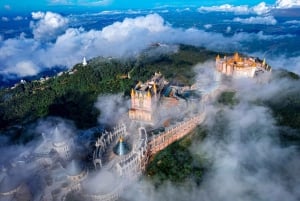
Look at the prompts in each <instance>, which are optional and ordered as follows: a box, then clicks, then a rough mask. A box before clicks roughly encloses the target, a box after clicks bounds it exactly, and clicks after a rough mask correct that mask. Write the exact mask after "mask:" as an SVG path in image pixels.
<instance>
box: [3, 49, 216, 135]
mask: <svg viewBox="0 0 300 201" xmlns="http://www.w3.org/2000/svg"><path fill="white" fill-rule="evenodd" d="M158 48H160V47H159V46H153V47H151V48H149V49H148V50H147V51H145V52H144V53H143V54H141V55H140V56H139V57H137V58H128V59H114V58H109V59H106V58H101V57H99V58H94V59H92V60H90V61H89V62H88V65H87V66H82V65H81V64H77V65H75V66H74V67H73V68H72V70H71V71H69V72H64V73H61V74H60V75H59V76H55V77H51V78H49V79H47V80H43V81H31V82H27V83H25V84H19V85H18V86H17V87H15V88H14V89H2V90H1V91H0V130H4V129H6V128H9V127H11V126H13V125H26V124H27V123H29V122H32V121H35V120H36V119H38V118H41V117H45V116H48V115H52V116H59V117H63V118H66V119H70V120H73V121H74V122H75V124H76V126H77V127H78V128H88V127H92V126H95V125H96V123H97V117H98V115H99V112H101V111H98V110H96V109H95V108H94V103H95V102H96V100H97V97H98V96H99V95H100V94H107V93H118V92H122V93H123V92H124V94H125V95H128V94H129V91H130V89H131V87H132V86H134V85H135V84H136V82H137V81H139V80H142V81H145V80H146V79H148V78H149V77H150V76H151V75H152V74H153V73H154V72H155V71H160V72H162V73H163V74H164V75H165V77H166V78H167V79H168V80H170V81H171V82H177V83H182V84H192V83H193V82H194V76H195V74H194V72H193V70H192V67H193V65H195V64H196V63H199V62H204V61H205V60H207V59H210V58H213V57H214V56H215V55H216V53H215V52H211V51H208V50H206V49H203V48H195V47H192V46H185V45H181V46H180V47H179V50H178V51H177V52H175V53H169V54H167V53H157V52H159V51H157V50H158ZM128 74H130V79H128V78H127V75H128ZM18 127H19V126H18Z"/></svg>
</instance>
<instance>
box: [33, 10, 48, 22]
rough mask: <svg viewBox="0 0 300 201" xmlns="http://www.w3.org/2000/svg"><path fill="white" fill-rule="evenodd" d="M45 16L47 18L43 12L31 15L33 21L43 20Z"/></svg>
mask: <svg viewBox="0 0 300 201" xmlns="http://www.w3.org/2000/svg"><path fill="white" fill-rule="evenodd" d="M44 16H45V13H44V12H41V11H38V12H32V13H31V17H32V19H35V20H39V19H42V18H43V17H44Z"/></svg>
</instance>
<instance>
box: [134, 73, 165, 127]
mask: <svg viewBox="0 0 300 201" xmlns="http://www.w3.org/2000/svg"><path fill="white" fill-rule="evenodd" d="M166 84H167V82H166V80H165V79H164V77H163V76H162V74H161V73H155V74H154V76H153V77H152V78H151V79H150V80H148V81H147V82H146V83H141V82H139V83H138V84H137V85H136V86H135V88H133V89H132V90H131V94H130V95H131V109H130V110H129V118H130V119H131V120H136V121H141V122H148V123H154V111H155V108H156V106H157V102H158V100H159V97H160V94H161V91H162V89H163V87H164V86H165V85H166Z"/></svg>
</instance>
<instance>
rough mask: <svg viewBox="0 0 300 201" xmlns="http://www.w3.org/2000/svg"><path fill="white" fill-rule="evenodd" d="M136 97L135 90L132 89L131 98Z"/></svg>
mask: <svg viewBox="0 0 300 201" xmlns="http://www.w3.org/2000/svg"><path fill="white" fill-rule="evenodd" d="M134 95H135V91H134V89H131V97H134Z"/></svg>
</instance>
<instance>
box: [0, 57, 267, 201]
mask: <svg viewBox="0 0 300 201" xmlns="http://www.w3.org/2000/svg"><path fill="white" fill-rule="evenodd" d="M84 64H86V61H85V59H84ZM216 70H217V72H220V73H221V74H225V75H229V76H234V77H251V78H252V77H254V76H256V75H257V74H258V73H259V72H266V71H270V70H271V68H270V67H269V66H268V65H267V64H266V63H265V61H263V62H260V61H258V60H255V59H253V58H245V57H241V56H239V54H238V53H236V54H234V56H233V57H224V59H221V58H220V56H217V58H216ZM209 81H210V82H214V81H213V80H209ZM215 81H216V82H215V84H214V85H217V86H216V88H214V89H213V90H211V91H207V92H204V91H201V92H200V91H199V90H196V89H195V88H196V87H195V86H192V87H191V86H177V85H172V84H171V83H169V82H168V81H167V80H166V79H165V78H164V76H163V75H162V74H161V73H159V72H157V73H155V74H154V75H153V77H152V78H151V79H149V80H148V81H146V82H145V83H142V82H138V83H137V84H136V86H135V87H133V88H132V90H131V94H130V95H131V106H130V109H129V111H128V116H127V117H126V118H124V117H123V118H121V117H120V122H119V123H118V124H117V125H116V126H115V127H114V128H113V129H112V130H111V131H104V132H103V133H101V135H99V137H98V138H97V139H96V141H95V142H94V143H93V144H94V146H93V154H92V162H93V164H92V166H93V169H94V170H93V171H88V170H87V168H82V166H80V165H79V164H78V163H77V162H75V161H74V156H73V155H72V153H74V151H76V149H75V146H74V142H73V140H72V139H69V138H67V137H66V136H64V137H63V136H62V135H61V132H62V131H60V130H59V129H58V128H55V129H54V130H53V131H52V132H51V133H50V134H48V135H45V134H43V135H42V137H43V139H42V141H41V142H40V144H39V145H38V146H36V147H35V148H34V149H32V150H30V151H27V152H24V153H22V154H21V155H20V156H18V157H17V158H15V159H10V161H8V163H7V164H4V165H2V166H0V168H1V169H0V201H4V200H5V201H6V200H17V201H22V200H24V201H25V200H36V201H64V200H67V195H68V194H69V193H70V192H72V193H73V194H74V193H76V195H78V196H80V197H81V198H82V200H86V201H115V200H117V199H119V198H120V196H121V194H122V192H123V190H124V189H125V188H128V187H129V186H130V183H131V182H132V181H136V179H137V178H138V177H139V176H140V175H141V174H142V173H143V172H144V171H145V169H146V166H147V164H148V162H149V159H150V158H151V157H152V156H154V155H155V154H156V153H157V152H159V151H160V150H162V149H164V148H166V147H167V146H168V145H170V144H171V143H173V142H175V141H176V140H178V139H181V138H182V137H184V136H186V135H187V134H188V133H190V132H191V131H192V130H193V129H195V128H196V127H197V125H199V124H201V123H202V122H203V121H204V120H205V110H204V105H205V102H206V101H207V100H208V99H209V98H210V97H214V96H215V95H216V94H217V91H218V90H219V86H218V82H217V80H215ZM20 169H22V170H24V171H28V172H31V175H28V174H24V176H23V177H20V174H19V171H20ZM90 170H91V168H90ZM31 180H34V182H32V181H31ZM104 180H105V182H103V181H104ZM95 184H97V185H95Z"/></svg>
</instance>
